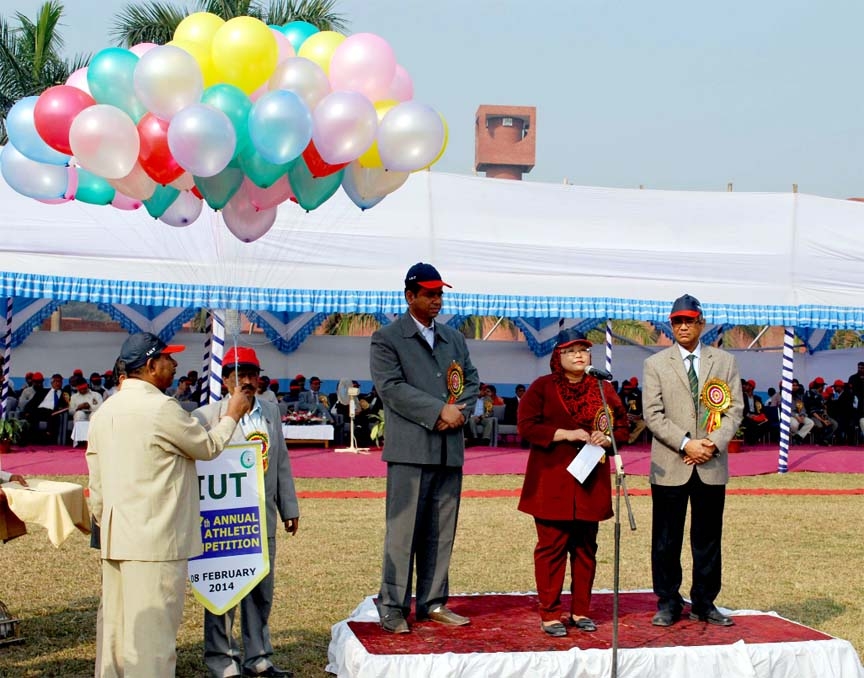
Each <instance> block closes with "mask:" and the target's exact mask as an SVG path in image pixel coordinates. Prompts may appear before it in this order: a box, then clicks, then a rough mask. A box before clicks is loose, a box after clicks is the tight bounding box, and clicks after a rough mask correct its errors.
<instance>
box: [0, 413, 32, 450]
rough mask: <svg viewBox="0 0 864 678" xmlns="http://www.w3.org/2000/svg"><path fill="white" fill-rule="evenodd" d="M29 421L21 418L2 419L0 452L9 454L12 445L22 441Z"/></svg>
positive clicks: (0, 420)
mask: <svg viewBox="0 0 864 678" xmlns="http://www.w3.org/2000/svg"><path fill="white" fill-rule="evenodd" d="M26 429H27V422H26V421H22V420H21V419H0V454H8V452H9V451H10V450H11V449H12V445H13V444H15V445H17V444H18V443H20V442H21V439H22V438H23V436H24V431H25V430H26Z"/></svg>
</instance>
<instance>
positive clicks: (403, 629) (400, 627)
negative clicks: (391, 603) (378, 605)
mask: <svg viewBox="0 0 864 678" xmlns="http://www.w3.org/2000/svg"><path fill="white" fill-rule="evenodd" d="M381 628H382V629H384V630H385V631H388V632H390V633H410V631H411V629H410V628H409V627H408V622H407V621H405V615H403V614H402V611H401V610H393V611H392V612H388V613H387V614H385V615H384V616H383V617H381Z"/></svg>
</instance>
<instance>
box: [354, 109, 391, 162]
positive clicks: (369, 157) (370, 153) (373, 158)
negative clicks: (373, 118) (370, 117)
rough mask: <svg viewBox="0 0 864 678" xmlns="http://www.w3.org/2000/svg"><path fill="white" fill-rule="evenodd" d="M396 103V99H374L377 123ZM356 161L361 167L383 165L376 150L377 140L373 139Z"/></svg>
mask: <svg viewBox="0 0 864 678" xmlns="http://www.w3.org/2000/svg"><path fill="white" fill-rule="evenodd" d="M398 105H399V102H398V101H397V100H396V99H384V100H382V101H376V102H375V113H377V114H378V122H379V124H380V122H381V120H383V118H384V116H385V115H387V111H389V110H390V109H391V108H393V107H394V106H398ZM357 161H358V162H359V163H360V165H361V166H362V167H367V168H374V167H384V163H383V162H382V161H381V154H380V153H379V152H378V142H377V141H373V142H372V145H371V146H370V147H369V148H368V149H367V150H366V152H365V153H364V154H363V155H361V156H360V157H359V158H357Z"/></svg>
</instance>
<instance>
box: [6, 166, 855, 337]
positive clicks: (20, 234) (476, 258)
mask: <svg viewBox="0 0 864 678" xmlns="http://www.w3.org/2000/svg"><path fill="white" fill-rule="evenodd" d="M0 217H2V228H3V238H2V242H0V295H3V296H13V297H31V298H50V299H62V300H77V301H90V302H103V303H117V304H140V305H144V306H171V307H189V306H198V307H207V308H233V309H239V310H270V311H288V312H294V313H300V312H318V313H320V312H325V313H332V312H365V313H398V312H400V311H401V310H402V309H403V299H402V291H401V289H402V279H403V276H404V273H405V271H406V270H407V268H408V267H409V266H410V265H411V264H412V263H414V262H416V261H418V260H423V261H430V262H432V263H434V264H435V265H436V266H437V267H438V269H439V270H440V271H441V272H442V275H443V276H444V277H445V279H446V280H447V281H448V282H450V283H452V284H453V286H454V289H453V290H452V291H450V292H448V294H447V295H446V296H445V308H444V311H443V312H445V313H450V314H457V315H466V314H482V315H503V316H507V317H529V318H635V319H642V320H655V321H661V320H665V319H666V317H667V316H668V309H669V303H670V301H671V300H672V299H674V298H675V297H677V296H679V295H680V294H682V293H683V292H688V293H690V294H693V295H695V296H697V297H699V298H700V299H701V300H702V302H703V305H704V308H705V312H706V316H707V318H708V320H709V322H712V323H717V324H720V323H732V324H757V323H761V324H771V325H784V326H797V327H811V328H832V329H841V328H861V327H864V310H862V308H861V305H862V300H864V266H862V265H861V263H862V258H864V204H860V203H857V202H851V201H843V200H835V199H828V198H819V197H815V196H810V195H802V194H753V193H702V192H678V191H649V190H629V189H606V188H586V187H577V186H567V185H549V184H539V183H533V182H508V181H500V180H491V179H483V178H474V177H465V176H457V175H448V174H437V173H429V172H422V173H418V174H415V175H413V176H412V177H411V179H410V180H409V182H408V183H407V184H406V185H405V186H404V187H403V188H401V189H399V190H398V191H397V192H396V193H394V194H392V195H390V196H388V197H387V198H386V199H385V200H384V201H383V202H382V203H381V204H379V205H378V206H376V207H375V208H374V209H372V210H368V211H366V212H361V211H360V210H358V209H357V208H356V207H355V206H354V205H353V204H351V203H350V202H349V201H348V199H347V197H345V196H344V195H343V194H342V193H341V192H340V193H339V194H337V195H336V196H334V198H332V199H331V200H330V201H328V202H327V203H325V204H324V205H323V206H322V207H320V208H319V209H318V210H316V211H314V212H312V213H306V212H304V211H303V210H301V209H300V208H299V207H297V206H296V205H293V204H291V205H285V206H283V207H281V208H280V213H279V216H278V218H277V221H276V224H275V225H274V227H273V228H272V229H271V231H270V232H269V233H268V234H267V235H265V236H264V237H263V238H261V239H260V240H259V241H256V242H254V243H251V244H246V243H242V242H240V241H238V240H237V239H235V238H234V236H233V235H231V234H230V233H229V232H228V230H227V229H226V228H225V226H224V225H223V224H222V223H221V219H220V217H218V216H217V215H216V214H214V213H213V212H211V211H209V210H205V214H203V215H202V216H201V218H199V219H198V221H196V222H195V223H194V224H192V225H191V226H188V227H186V228H173V227H170V226H167V225H165V224H163V223H162V222H159V221H156V220H153V219H152V218H150V217H149V215H147V213H146V212H145V211H144V210H137V211H135V212H122V211H118V210H116V209H114V208H111V207H96V206H92V205H87V204H84V203H79V202H71V203H67V204H65V205H59V206H51V205H44V204H41V203H39V202H37V201H34V200H31V199H28V198H25V197H23V196H20V195H18V194H16V193H14V192H13V191H12V190H11V189H10V188H9V187H8V186H7V185H6V184H5V183H3V182H0Z"/></svg>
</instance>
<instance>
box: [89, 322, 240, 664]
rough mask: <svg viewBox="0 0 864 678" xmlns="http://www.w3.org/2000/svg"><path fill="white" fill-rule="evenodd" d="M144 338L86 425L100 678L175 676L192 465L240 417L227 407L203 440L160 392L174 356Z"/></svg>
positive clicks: (191, 540)
mask: <svg viewBox="0 0 864 678" xmlns="http://www.w3.org/2000/svg"><path fill="white" fill-rule="evenodd" d="M183 348H184V347H183V346H168V345H166V344H165V342H163V341H162V340H161V339H159V337H157V336H155V335H153V334H150V333H149V332H141V333H138V334H133V335H131V336H130V337H129V338H128V339H127V340H126V341H125V342H124V343H123V347H122V348H121V350H120V359H121V360H122V361H123V363H125V366H126V372H127V379H126V381H124V382H123V389H122V390H121V391H118V393H117V394H116V395H113V396H111V398H109V399H108V401H107V402H106V403H105V404H104V405H102V407H100V408H99V412H98V413H97V415H98V416H96V417H94V418H93V420H92V421H91V422H90V436H89V443H88V446H87V466H88V467H89V470H90V510H91V513H92V514H93V516H94V518H95V519H96V522H97V523H98V525H99V527H100V530H101V533H100V538H101V539H100V541H101V552H102V607H103V635H102V643H101V647H100V652H99V656H100V666H99V667H97V674H98V675H100V676H103V678H115V677H117V676H123V675H127V676H131V675H136V676H152V677H153V678H162V677H166V678H167V677H170V676H174V672H175V668H176V662H177V653H176V647H177V631H178V629H179V628H180V622H181V620H182V617H183V602H184V599H185V593H186V575H187V560H188V559H189V558H193V557H195V556H198V555H200V554H201V553H202V551H203V550H204V549H203V546H202V543H201V502H200V500H199V499H198V472H197V470H196V468H195V460H196V459H212V458H213V457H216V456H217V455H219V454H220V453H221V452H222V450H223V449H224V447H225V445H226V444H227V443H228V441H229V440H230V438H231V435H232V434H233V433H234V427H235V426H236V425H237V422H238V421H239V420H240V418H241V417H242V416H243V415H244V414H245V413H246V412H247V411H248V409H249V403H248V401H245V402H241V401H240V400H238V401H236V402H234V403H232V404H231V405H230V406H229V407H228V409H227V410H226V411H225V414H224V416H223V417H222V418H221V419H220V420H219V423H218V424H217V425H216V426H214V427H213V428H212V429H211V430H210V431H209V432H208V431H206V430H205V429H204V427H203V426H201V424H200V423H198V421H196V420H195V419H193V418H192V417H191V416H190V415H189V413H188V412H186V411H185V410H184V409H183V408H182V407H181V406H180V403H178V402H177V401H176V400H175V399H174V398H170V397H168V396H166V395H165V389H166V388H168V387H169V386H170V385H171V384H172V383H173V381H174V372H175V370H176V369H177V363H176V361H175V360H174V358H173V357H172V354H173V353H177V352H179V351H182V350H183Z"/></svg>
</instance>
